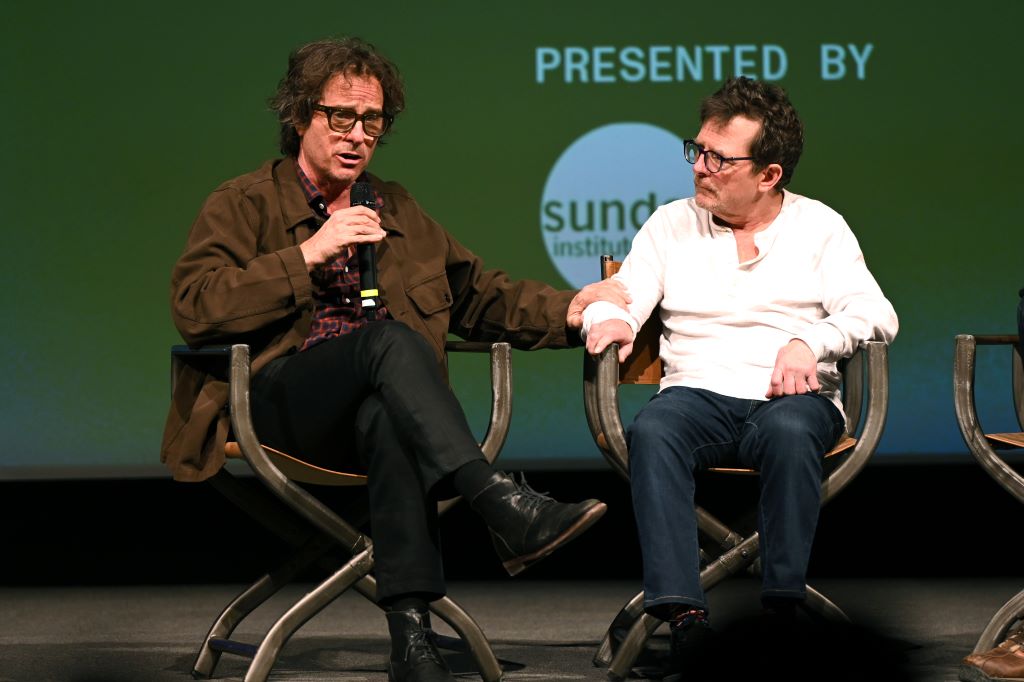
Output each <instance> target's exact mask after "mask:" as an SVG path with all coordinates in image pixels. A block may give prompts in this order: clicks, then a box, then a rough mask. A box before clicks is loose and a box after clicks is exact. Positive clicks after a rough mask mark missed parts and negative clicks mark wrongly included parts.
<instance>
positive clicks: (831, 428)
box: [627, 386, 844, 615]
mask: <svg viewBox="0 0 1024 682" xmlns="http://www.w3.org/2000/svg"><path fill="white" fill-rule="evenodd" d="M843 429H844V423H843V417H842V414H841V413H840V412H839V410H838V409H836V407H835V405H833V404H832V403H831V402H830V401H829V400H827V399H825V398H822V397H821V396H819V395H818V394H816V393H807V394H804V395H791V396H784V397H781V398H775V399H773V400H768V401H765V400H745V399H740V398H730V397H728V396H724V395H719V394H718V393H713V392H712V391H707V390H704V389H699V388H686V387H681V386H674V387H670V388H667V389H665V390H663V391H661V392H660V393H658V394H657V395H656V396H654V398H652V399H651V401H650V402H649V403H648V404H647V405H645V406H644V408H643V409H642V410H640V412H639V413H638V414H637V416H636V419H635V420H634V421H633V424H632V425H630V427H629V429H628V433H627V438H628V442H629V459H630V463H629V466H630V474H629V475H630V484H631V486H632V492H633V505H634V509H635V512H636V521H637V528H638V531H639V538H640V548H641V551H642V553H643V576H644V608H645V609H647V610H648V611H649V612H652V613H654V614H655V615H658V614H659V612H663V611H664V609H665V608H666V607H665V606H664V605H675V604H680V605H688V606H692V607H698V608H702V609H707V601H706V599H705V596H704V591H703V590H702V589H701V586H700V555H699V552H698V545H697V517H696V513H695V511H694V487H695V486H694V473H695V472H696V471H698V470H700V469H706V468H708V467H714V466H730V465H731V466H737V465H738V466H742V467H749V468H753V469H758V470H759V471H760V472H761V475H760V485H761V495H760V506H759V509H758V511H759V514H758V528H759V530H760V546H761V562H762V567H763V569H762V576H763V583H762V592H761V594H762V599H764V598H769V599H771V598H784V599H786V598H789V599H802V598H804V597H805V596H806V585H805V582H806V575H807V563H808V560H809V558H810V552H811V543H812V541H813V540H814V530H815V527H816V526H817V523H818V511H819V508H820V506H821V482H822V459H823V455H824V453H826V452H828V451H829V450H830V449H831V448H832V447H833V446H834V445H835V443H836V442H837V441H838V439H839V437H840V436H841V435H842V433H843Z"/></svg>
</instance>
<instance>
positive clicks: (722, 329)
mask: <svg viewBox="0 0 1024 682" xmlns="http://www.w3.org/2000/svg"><path fill="white" fill-rule="evenodd" d="M754 242H755V244H756V246H757V250H758V254H757V256H756V257H755V258H753V259H752V260H749V261H746V262H743V263H740V262H739V257H738V255H737V249H736V239H735V237H734V236H733V233H732V230H731V229H729V228H726V227H721V226H719V225H716V224H715V223H714V221H713V220H712V217H711V214H710V213H709V212H708V211H707V210H705V209H702V208H700V207H698V206H697V204H696V203H695V202H694V200H693V199H692V198H691V199H682V200H679V201H674V202H672V203H670V204H666V205H664V206H661V207H660V208H658V210H657V211H655V212H654V214H653V215H652V216H651V217H650V219H648V221H647V222H646V223H645V224H644V226H643V228H641V229H640V231H639V232H638V233H637V235H636V237H635V238H634V239H633V245H632V249H631V250H630V252H629V255H627V256H626V259H625V261H624V262H623V264H622V269H621V270H620V271H619V273H618V274H617V275H615V277H616V279H618V280H620V281H621V282H622V283H623V284H625V285H626V287H627V289H628V290H629V293H630V295H631V296H632V299H633V302H632V303H631V304H630V306H629V312H628V314H627V313H626V311H624V310H622V309H621V308H619V307H617V306H615V305H613V304H612V303H608V302H597V303H594V304H592V305H590V306H588V307H587V309H586V311H585V312H584V315H583V333H584V334H586V333H587V332H588V331H589V330H590V327H591V326H592V325H594V324H595V323H597V322H601V321H605V320H609V319H613V318H614V319H621V320H624V321H625V322H627V323H628V324H629V326H630V327H632V329H633V333H634V334H635V333H636V331H637V330H638V329H639V328H640V326H641V325H642V324H643V323H644V321H646V320H647V318H648V317H649V316H650V314H651V311H652V310H654V308H655V306H657V305H658V304H659V303H660V304H661V322H662V325H663V335H662V338H661V351H660V352H661V359H662V361H663V363H664V367H665V376H664V378H663V379H662V381H661V390H664V389H665V388H667V387H669V386H690V387H695V388H704V389H708V390H711V391H714V392H716V393H720V394H723V395H728V396H732V397H736V398H745V399H753V400H765V392H766V391H767V390H768V387H769V383H770V381H771V375H772V371H773V369H774V367H775V358H776V355H777V353H778V351H779V349H780V348H782V347H783V346H784V345H786V344H787V343H789V341H790V340H792V339H800V340H802V341H804V342H806V343H807V345H808V346H809V347H810V348H811V350H812V351H813V352H814V353H815V355H816V356H817V358H818V381H819V382H820V383H821V389H820V391H819V392H820V394H821V395H822V396H824V397H826V398H829V399H830V400H832V402H833V403H834V404H835V405H836V406H837V407H838V408H839V410H840V412H842V402H841V399H840V396H839V380H840V377H839V373H838V371H837V369H836V364H835V363H836V360H838V359H840V358H842V357H847V356H849V355H851V354H852V353H853V351H854V350H855V349H856V348H857V345H858V344H859V343H860V342H861V341H864V340H869V339H875V340H880V341H885V342H886V343H889V342H891V341H892V339H893V337H895V335H896V331H897V329H898V322H897V319H896V312H895V311H894V310H893V307H892V304H891V303H889V301H888V300H887V299H886V298H885V296H884V295H883V294H882V291H881V289H880V288H879V286H878V283H877V282H875V279H874V277H872V275H871V273H870V272H869V271H868V269H867V266H866V265H865V263H864V255H863V254H862V253H861V250H860V246H859V245H858V243H857V239H856V237H854V235H853V232H852V231H851V230H850V228H849V226H848V225H847V224H846V221H845V220H843V218H842V216H840V215H839V214H838V213H836V212H835V211H833V210H832V209H830V208H829V207H828V206H826V205H825V204H823V203H821V202H820V201H815V200H813V199H808V198H806V197H803V196H800V195H798V194H793V193H791V192H788V191H786V192H785V194H784V197H783V202H782V209H781V211H780V213H779V215H778V216H777V217H776V218H775V220H774V221H773V222H772V224H771V225H769V226H768V227H767V228H765V229H764V230H762V231H760V232H758V233H756V234H755V235H754Z"/></svg>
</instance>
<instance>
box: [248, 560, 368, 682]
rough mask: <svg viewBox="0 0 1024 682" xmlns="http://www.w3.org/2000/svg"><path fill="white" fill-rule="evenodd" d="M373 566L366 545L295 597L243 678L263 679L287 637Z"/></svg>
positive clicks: (272, 665)
mask: <svg viewBox="0 0 1024 682" xmlns="http://www.w3.org/2000/svg"><path fill="white" fill-rule="evenodd" d="M372 569H373V549H372V548H367V549H364V550H363V551H361V552H359V553H358V554H356V555H355V556H353V557H352V559H351V560H349V561H348V563H346V564H345V565H344V566H342V567H341V568H340V569H338V571H337V572H336V573H335V574H334V575H332V576H331V577H330V578H328V579H327V580H325V581H323V582H322V583H320V584H319V585H317V586H316V588H314V589H313V590H312V591H311V592H309V593H308V594H307V595H306V596H304V597H303V598H302V599H300V600H299V601H297V602H296V603H295V605H294V606H292V607H291V608H290V609H288V611H286V612H285V614H284V615H283V616H281V617H280V618H278V619H277V622H275V623H274V625H273V626H272V627H271V628H270V630H269V631H268V632H267V634H266V636H265V637H264V638H263V641H262V642H261V643H260V645H259V648H258V649H257V650H256V655H255V656H254V657H253V659H252V663H251V664H250V665H249V669H248V671H246V673H245V682H265V680H266V679H267V677H268V676H269V675H270V669H271V668H273V667H274V663H275V662H276V661H277V656H278V654H280V653H281V649H282V648H283V647H284V645H285V643H287V641H288V639H289V638H290V637H291V636H292V634H294V633H295V631H296V630H298V629H299V628H300V627H302V625H303V624H304V623H305V622H306V621H308V620H309V619H310V618H312V617H313V616H315V615H316V614H318V613H319V612H320V611H321V610H323V608H324V607H325V606H327V605H328V604H330V603H331V602H332V601H334V600H335V599H337V598H338V597H339V596H340V595H341V593H342V592H344V591H345V590H347V589H348V588H349V587H351V586H352V585H353V584H354V583H356V582H357V581H359V580H360V579H361V578H363V577H364V576H365V575H366V574H367V573H369V572H370V571H371V570H372Z"/></svg>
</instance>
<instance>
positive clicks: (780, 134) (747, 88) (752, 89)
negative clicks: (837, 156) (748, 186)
mask: <svg viewBox="0 0 1024 682" xmlns="http://www.w3.org/2000/svg"><path fill="white" fill-rule="evenodd" d="M735 116H746V117H747V118H750V119H753V120H755V121H760V122H761V131H760V132H759V133H758V134H757V137H756V138H754V141H753V143H751V145H750V156H752V157H754V158H753V161H754V165H755V166H756V167H757V168H758V169H761V168H765V167H767V166H768V164H770V163H777V164H779V165H780V166H782V177H781V178H779V181H778V183H776V185H775V188H776V189H777V190H779V191H781V190H782V188H783V187H785V186H786V185H787V184H789V181H790V179H792V177H793V171H795V170H796V164H797V163H798V162H799V161H800V154H802V153H803V150H804V124H803V123H802V122H801V121H800V117H799V116H798V115H797V113H796V109H794V108H793V104H792V103H791V102H790V101H789V95H787V94H786V91H785V90H783V89H782V88H781V87H780V86H778V85H775V84H773V83H765V82H763V81H756V80H752V79H750V78H746V77H744V76H740V77H738V78H730V79H729V80H727V81H725V83H723V84H722V87H721V88H720V89H719V90H718V92H716V93H714V94H713V95H709V96H708V97H707V98H705V99H704V101H703V102H701V105H700V123H701V125H702V126H703V125H704V123H706V122H707V121H716V122H720V123H723V124H724V123H727V122H728V121H730V120H732V118H733V117H735Z"/></svg>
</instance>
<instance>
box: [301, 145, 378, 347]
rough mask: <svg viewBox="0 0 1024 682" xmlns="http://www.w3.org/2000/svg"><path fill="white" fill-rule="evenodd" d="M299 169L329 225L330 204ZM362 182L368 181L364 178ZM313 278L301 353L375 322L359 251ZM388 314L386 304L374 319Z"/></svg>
mask: <svg viewBox="0 0 1024 682" xmlns="http://www.w3.org/2000/svg"><path fill="white" fill-rule="evenodd" d="M295 168H296V170H298V174H299V180H300V181H301V183H302V191H303V193H304V194H305V195H306V200H307V201H308V202H309V205H310V208H312V209H313V212H314V213H316V215H317V217H318V218H320V219H321V221H323V222H326V221H327V219H328V218H329V217H330V214H329V213H328V212H327V202H325V201H324V197H323V195H322V194H321V193H320V190H319V189H317V187H316V185H314V184H313V182H312V181H311V180H310V179H309V178H308V177H307V176H306V174H305V173H303V172H302V169H301V168H299V165H298V164H295ZM359 179H360V180H361V181H364V180H366V178H364V177H360V178H359ZM375 198H376V200H377V213H378V214H379V213H380V209H381V208H382V207H383V206H384V202H383V200H382V199H381V197H380V195H379V194H377V195H376V197H375ZM321 224H323V223H321ZM309 275H310V279H312V280H313V300H314V301H316V309H315V310H314V311H313V322H312V325H311V326H310V328H309V336H307V337H306V341H305V342H304V343H303V344H302V348H301V349H300V350H306V349H308V348H312V347H313V346H315V345H317V344H318V343H323V342H324V341H327V340H328V339H333V338H334V337H336V336H341V335H343V334H348V333H349V332H351V331H354V330H356V329H359V328H360V327H362V326H363V325H365V324H366V323H367V322H372V321H373V320H369V319H367V317H366V313H365V311H364V310H363V307H362V305H361V303H360V300H361V299H360V297H359V290H360V289H359V258H358V257H357V256H356V250H355V249H349V250H348V252H347V253H344V254H341V255H340V256H338V257H337V258H335V259H334V260H332V261H330V262H328V263H324V264H323V265H321V266H318V267H316V268H314V269H313V271H312V272H310V273H309ZM387 314H388V311H387V309H386V308H384V306H383V305H381V306H378V307H377V311H376V314H375V316H374V320H382V319H384V318H385V317H387Z"/></svg>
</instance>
